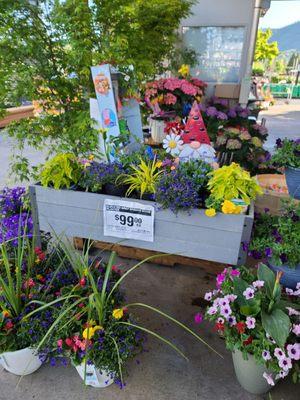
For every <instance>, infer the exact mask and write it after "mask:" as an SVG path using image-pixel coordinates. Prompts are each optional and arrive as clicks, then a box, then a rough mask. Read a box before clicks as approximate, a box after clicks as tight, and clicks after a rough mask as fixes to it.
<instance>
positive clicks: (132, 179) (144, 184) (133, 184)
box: [116, 158, 162, 200]
mask: <svg viewBox="0 0 300 400" xmlns="http://www.w3.org/2000/svg"><path fill="white" fill-rule="evenodd" d="M161 165H162V162H161V161H157V160H156V158H154V159H153V160H150V161H144V160H143V159H142V158H140V163H139V164H138V165H132V164H131V165H130V166H129V172H128V173H125V174H122V175H120V176H119V177H118V178H117V180H116V182H117V183H122V184H125V185H128V186H129V188H128V190H127V192H126V196H129V195H130V194H132V193H133V192H136V193H137V194H138V196H139V198H140V199H144V200H153V199H154V195H155V191H156V183H157V182H158V179H159V177H160V175H161V174H162V170H161V169H160V167H161Z"/></svg>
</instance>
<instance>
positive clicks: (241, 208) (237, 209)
mask: <svg viewBox="0 0 300 400" xmlns="http://www.w3.org/2000/svg"><path fill="white" fill-rule="evenodd" d="M242 211H243V207H241V206H235V210H234V214H240V213H241V212H242Z"/></svg>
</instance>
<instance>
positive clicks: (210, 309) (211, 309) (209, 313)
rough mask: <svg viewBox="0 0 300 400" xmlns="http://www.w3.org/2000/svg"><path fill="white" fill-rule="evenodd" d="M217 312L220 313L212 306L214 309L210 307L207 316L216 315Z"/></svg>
mask: <svg viewBox="0 0 300 400" xmlns="http://www.w3.org/2000/svg"><path fill="white" fill-rule="evenodd" d="M217 311H218V309H217V307H214V306H212V307H209V309H208V310H207V314H208V315H215V314H216V313H217Z"/></svg>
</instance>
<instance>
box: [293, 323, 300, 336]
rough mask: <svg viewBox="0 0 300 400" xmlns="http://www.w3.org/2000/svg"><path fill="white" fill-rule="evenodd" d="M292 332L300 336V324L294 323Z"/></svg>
mask: <svg viewBox="0 0 300 400" xmlns="http://www.w3.org/2000/svg"><path fill="white" fill-rule="evenodd" d="M292 332H293V333H294V334H295V335H296V336H300V324H294V325H293V329H292Z"/></svg>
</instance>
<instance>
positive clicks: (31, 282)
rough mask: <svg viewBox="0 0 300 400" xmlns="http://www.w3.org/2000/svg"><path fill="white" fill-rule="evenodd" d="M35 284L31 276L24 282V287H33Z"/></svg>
mask: <svg viewBox="0 0 300 400" xmlns="http://www.w3.org/2000/svg"><path fill="white" fill-rule="evenodd" d="M34 286H35V283H34V280H33V279H32V278H29V279H28V280H27V281H26V282H25V283H24V288H25V289H28V288H32V287H34Z"/></svg>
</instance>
